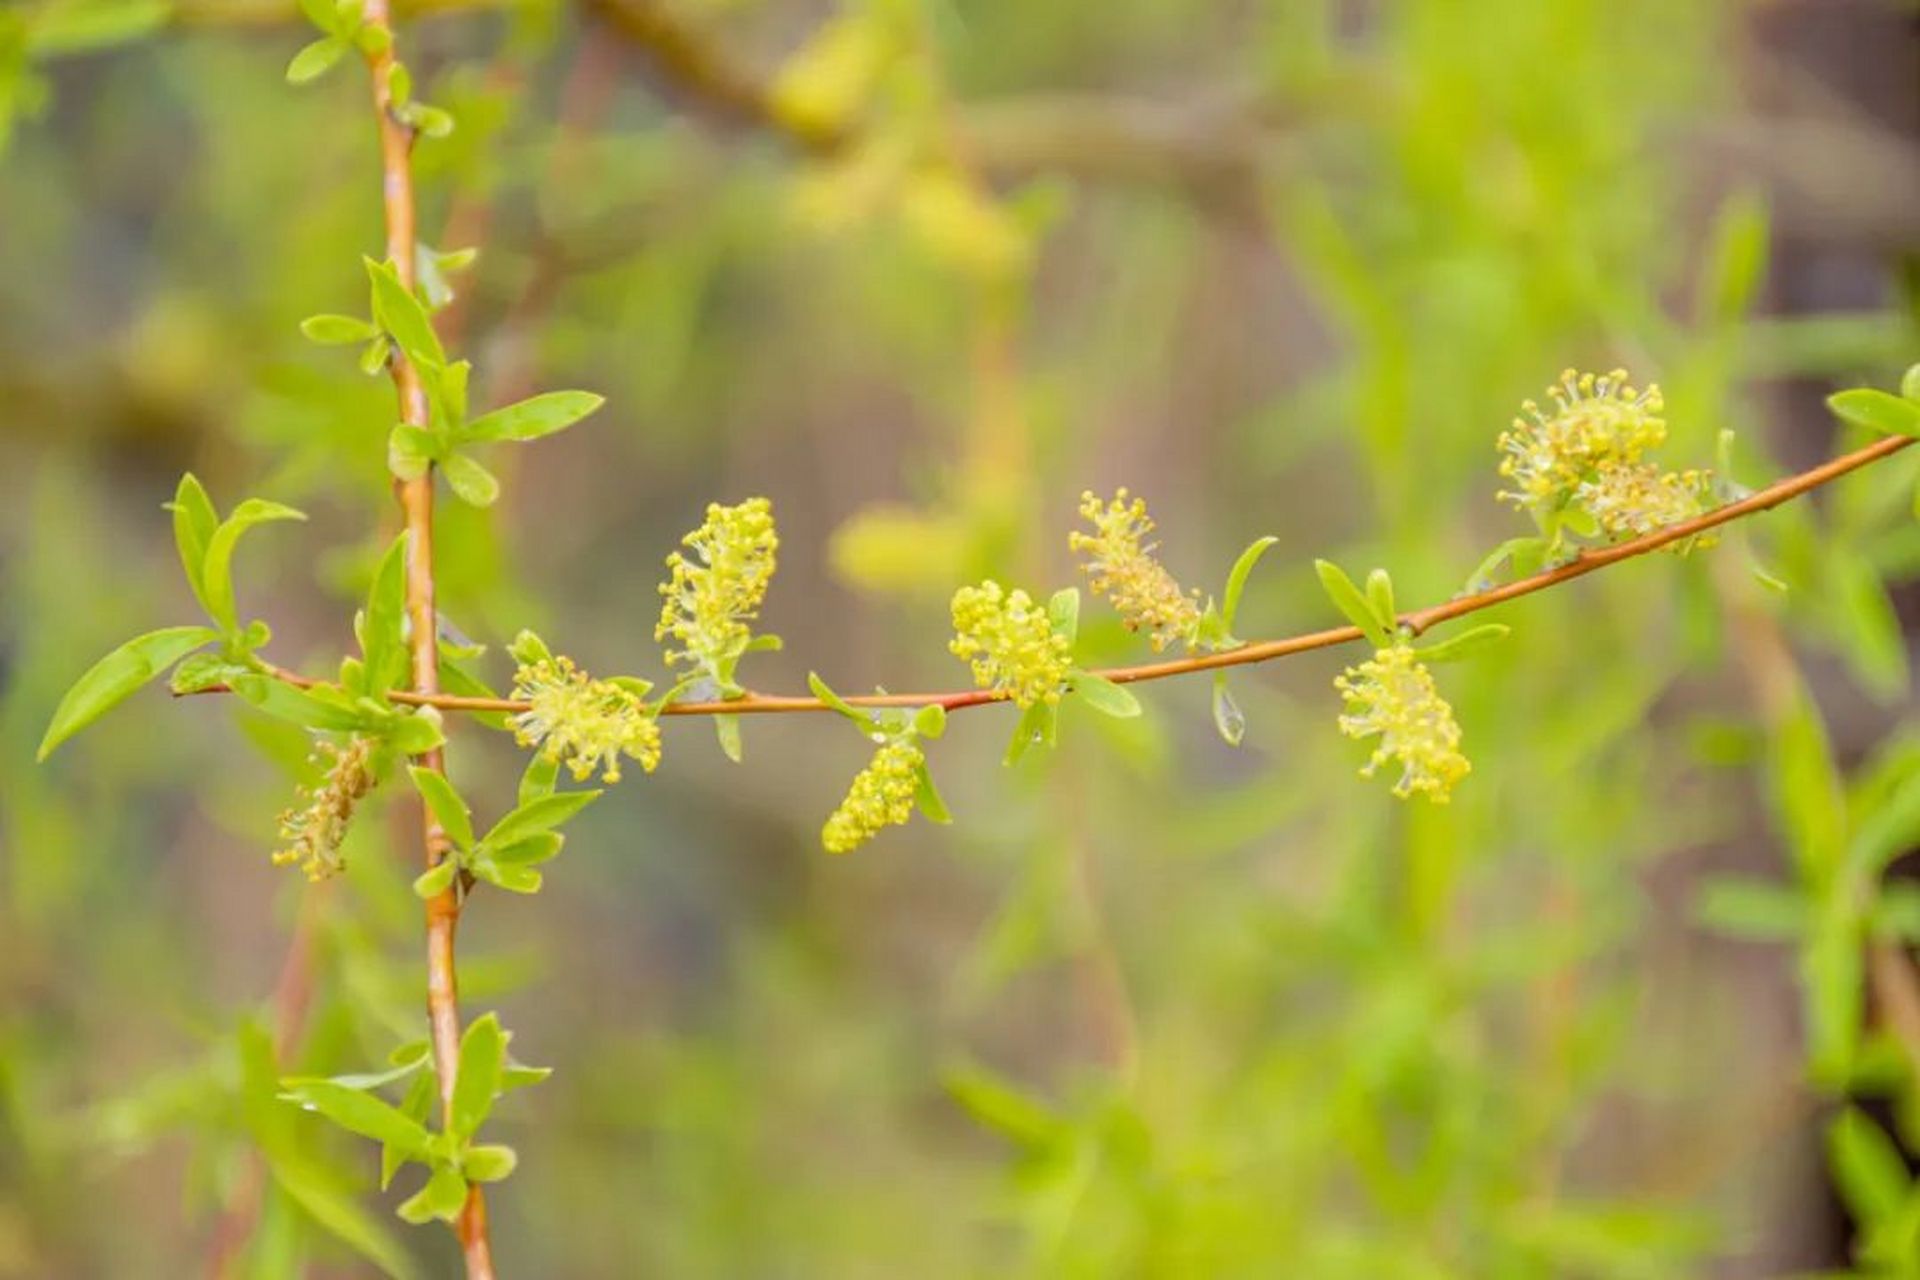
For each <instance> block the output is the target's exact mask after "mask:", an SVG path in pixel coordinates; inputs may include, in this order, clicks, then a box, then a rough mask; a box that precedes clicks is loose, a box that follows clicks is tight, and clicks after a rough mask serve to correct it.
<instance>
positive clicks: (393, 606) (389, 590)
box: [360, 533, 410, 697]
mask: <svg viewBox="0 0 1920 1280" xmlns="http://www.w3.org/2000/svg"><path fill="white" fill-rule="evenodd" d="M406 557H407V535H406V534H405V533H402V534H401V535H400V536H399V537H397V538H395V539H394V540H393V545H392V546H390V547H388V548H387V553H386V554H385V555H384V556H382V557H380V564H379V565H378V567H376V568H375V569H374V571H373V585H372V586H371V587H370V588H368V590H367V608H366V612H365V613H364V614H363V615H362V616H361V621H360V652H361V654H362V656H364V657H365V659H366V665H367V692H368V693H370V694H372V695H374V696H375V697H382V696H384V695H385V694H386V692H387V691H388V690H389V689H392V688H394V687H395V686H397V685H399V684H400V683H402V682H403V681H404V680H405V679H406V678H407V668H408V666H409V665H410V659H409V655H408V653H407V642H406V634H405V631H406V627H405V623H406V616H407V614H406V595H407V558H406Z"/></svg>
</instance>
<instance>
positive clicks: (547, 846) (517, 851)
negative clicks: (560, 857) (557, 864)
mask: <svg viewBox="0 0 1920 1280" xmlns="http://www.w3.org/2000/svg"><path fill="white" fill-rule="evenodd" d="M566 842H567V838H566V837H565V836H563V835H561V834H560V833H559V832H558V831H542V832H541V833H540V834H539V835H533V836H528V837H527V838H526V839H524V840H515V841H514V842H513V843H512V844H509V845H502V846H500V847H499V848H493V849H489V850H488V851H487V856H488V857H489V858H491V859H493V861H494V864H495V865H496V866H502V867H532V866H538V865H539V864H540V863H542V862H546V861H548V860H549V859H551V858H553V857H554V856H555V855H556V854H558V853H559V852H560V849H561V846H563V845H564V844H566Z"/></svg>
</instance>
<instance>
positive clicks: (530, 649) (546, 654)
mask: <svg viewBox="0 0 1920 1280" xmlns="http://www.w3.org/2000/svg"><path fill="white" fill-rule="evenodd" d="M507 656H509V657H511V658H512V659H513V660H514V661H515V662H517V663H519V664H520V665H521V666H523V667H531V666H535V665H537V664H539V663H542V662H552V661H553V650H551V649H549V648H547V642H546V641H545V640H542V639H541V638H540V637H539V636H537V635H535V634H534V633H533V632H531V631H528V630H526V629H524V628H522V630H521V632H520V634H519V635H517V636H515V637H514V638H513V643H512V644H509V645H508V646H507Z"/></svg>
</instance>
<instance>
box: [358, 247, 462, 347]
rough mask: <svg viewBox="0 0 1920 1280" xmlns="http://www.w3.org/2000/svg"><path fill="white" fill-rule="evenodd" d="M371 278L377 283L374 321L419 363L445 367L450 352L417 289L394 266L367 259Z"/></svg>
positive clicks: (369, 277) (375, 287)
mask: <svg viewBox="0 0 1920 1280" xmlns="http://www.w3.org/2000/svg"><path fill="white" fill-rule="evenodd" d="M364 261H365V262H366V264H367V278H368V279H369V280H370V281H372V283H373V319H374V323H375V324H377V325H379V326H380V327H381V328H382V329H384V330H385V331H386V332H387V333H388V334H389V335H390V336H391V337H392V338H393V341H394V342H395V344H397V345H398V346H399V348H400V350H401V351H402V352H403V353H404V354H405V355H406V357H407V359H409V360H411V361H413V362H414V363H415V364H420V363H426V364H432V365H444V364H446V362H447V353H446V352H445V351H444V350H443V349H442V348H441V346H440V336H439V335H438V334H437V333H435V332H434V330H433V317H431V316H429V315H428V314H427V308H426V304H425V303H423V302H421V301H420V299H419V298H418V297H417V296H415V294H414V292H413V290H411V289H409V288H407V286H405V285H404V284H401V283H400V277H399V275H398V274H397V273H396V272H395V271H394V269H393V267H392V266H390V265H389V264H387V263H384V262H375V261H374V260H373V259H372V258H367V259H364Z"/></svg>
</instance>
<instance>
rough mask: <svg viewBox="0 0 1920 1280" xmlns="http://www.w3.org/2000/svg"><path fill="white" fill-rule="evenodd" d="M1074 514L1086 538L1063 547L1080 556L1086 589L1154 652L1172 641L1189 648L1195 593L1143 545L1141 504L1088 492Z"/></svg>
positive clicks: (1072, 537)
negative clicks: (1085, 525) (1088, 527)
mask: <svg viewBox="0 0 1920 1280" xmlns="http://www.w3.org/2000/svg"><path fill="white" fill-rule="evenodd" d="M1080 514H1081V515H1082V516H1083V517H1085V518H1086V519H1087V520H1088V521H1089V522H1090V523H1091V524H1092V525H1093V529H1094V531H1093V532H1092V533H1083V532H1080V531H1078V530H1076V531H1075V532H1073V533H1071V534H1069V535H1067V545H1068V546H1069V547H1070V548H1071V549H1072V550H1073V551H1074V552H1075V553H1076V554H1078V555H1083V556H1085V557H1086V564H1085V566H1084V567H1085V569H1086V573H1087V585H1088V586H1089V587H1091V588H1092V589H1093V593H1094V594H1095V595H1098V596H1105V597H1106V598H1107V599H1108V600H1109V601H1111V602H1112V604H1113V607H1114V609H1115V610H1116V611H1118V613H1119V614H1120V616H1121V618H1123V619H1124V620H1125V622H1126V625H1127V628H1128V630H1130V631H1144V632H1146V634H1147V640H1148V643H1150V644H1151V645H1152V646H1153V648H1154V650H1155V652H1158V651H1160V650H1163V649H1165V648H1166V647H1167V646H1168V645H1169V644H1171V643H1173V642H1174V641H1176V640H1178V641H1180V642H1181V643H1182V644H1184V645H1186V647H1187V648H1188V649H1192V648H1193V647H1194V645H1195V643H1196V642H1197V639H1198V636H1199V631H1200V617H1201V613H1200V600H1199V593H1197V592H1187V591H1183V590H1181V588H1180V583H1179V582H1178V581H1177V580H1176V579H1175V578H1174V576H1173V575H1172V574H1171V573H1169V572H1168V571H1167V567H1166V566H1165V565H1163V564H1161V563H1160V561H1159V560H1157V559H1155V558H1154V555H1153V553H1154V551H1155V550H1156V549H1157V547H1158V544H1157V543H1152V542H1147V541H1146V537H1147V535H1148V534H1150V533H1152V532H1153V518H1152V517H1151V516H1149V515H1148V514H1147V504H1146V503H1145V502H1144V501H1142V500H1141V499H1139V498H1132V499H1129V497H1128V494H1127V491H1126V490H1125V489H1120V490H1117V491H1115V493H1114V495H1113V500H1112V501H1111V502H1104V503H1103V502H1101V501H1100V499H1099V498H1098V497H1096V496H1095V495H1094V494H1092V493H1084V494H1082V495H1081V496H1080Z"/></svg>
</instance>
